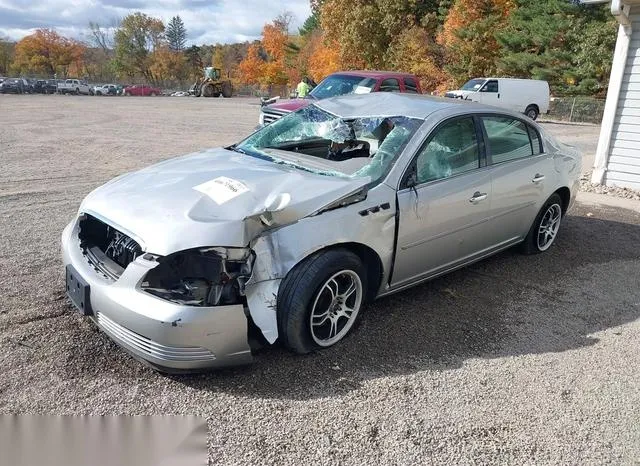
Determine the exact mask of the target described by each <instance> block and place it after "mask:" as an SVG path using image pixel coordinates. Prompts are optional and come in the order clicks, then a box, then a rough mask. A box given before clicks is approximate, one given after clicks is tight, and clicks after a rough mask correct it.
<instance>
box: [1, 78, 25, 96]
mask: <svg viewBox="0 0 640 466" xmlns="http://www.w3.org/2000/svg"><path fill="white" fill-rule="evenodd" d="M27 90H28V84H26V81H25V80H24V79H22V78H7V79H5V80H4V81H2V83H0V94H24V93H25V92H26V91H27Z"/></svg>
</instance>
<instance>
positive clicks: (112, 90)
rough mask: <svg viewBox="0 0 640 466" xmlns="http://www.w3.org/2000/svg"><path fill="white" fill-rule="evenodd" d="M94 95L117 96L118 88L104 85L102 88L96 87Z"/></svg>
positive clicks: (112, 85) (113, 85)
mask: <svg viewBox="0 0 640 466" xmlns="http://www.w3.org/2000/svg"><path fill="white" fill-rule="evenodd" d="M93 93H94V94H95V95H117V94H118V87H117V86H116V85H115V84H103V85H101V86H94V88H93Z"/></svg>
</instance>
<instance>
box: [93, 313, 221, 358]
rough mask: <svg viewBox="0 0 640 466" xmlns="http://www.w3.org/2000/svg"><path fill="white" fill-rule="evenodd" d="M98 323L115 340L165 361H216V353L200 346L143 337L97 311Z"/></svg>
mask: <svg viewBox="0 0 640 466" xmlns="http://www.w3.org/2000/svg"><path fill="white" fill-rule="evenodd" d="M96 320H97V321H98V325H99V326H100V327H102V329H103V330H104V331H105V332H106V333H107V334H108V335H109V336H111V337H112V338H114V339H115V340H117V341H119V342H122V344H123V345H124V346H126V347H131V348H132V349H134V350H137V351H139V352H140V353H142V354H144V355H146V356H149V357H152V358H155V359H160V360H163V361H178V362H180V361H184V362H189V361H214V360H215V359H216V357H215V355H214V354H213V353H212V352H211V351H209V350H208V349H206V348H202V347H199V346H165V345H161V344H160V343H156V342H155V341H153V340H150V339H149V338H146V337H143V336H142V335H139V334H137V333H135V332H132V331H131V330H129V329H128V328H125V327H123V326H122V325H120V324H118V323H116V322H114V321H113V320H111V319H109V318H108V317H107V316H105V315H104V314H103V313H101V312H98V313H96Z"/></svg>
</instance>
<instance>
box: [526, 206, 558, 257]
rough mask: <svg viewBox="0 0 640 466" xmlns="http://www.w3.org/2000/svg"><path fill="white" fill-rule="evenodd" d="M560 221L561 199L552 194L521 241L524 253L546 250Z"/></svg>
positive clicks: (550, 244) (556, 232) (555, 234)
mask: <svg viewBox="0 0 640 466" xmlns="http://www.w3.org/2000/svg"><path fill="white" fill-rule="evenodd" d="M561 221H562V199H561V198H560V196H558V195H557V194H553V195H552V196H551V197H550V198H549V199H548V200H547V202H545V204H544V205H543V206H542V209H540V212H538V215H537V216H536V219H535V220H534V222H533V225H532V226H531V229H530V230H529V233H528V234H527V237H526V238H525V240H524V243H522V252H523V253H524V254H539V253H541V252H545V251H547V250H548V249H549V248H550V247H551V246H552V245H553V243H554V242H555V240H556V237H557V236H558V231H559V230H560V223H561Z"/></svg>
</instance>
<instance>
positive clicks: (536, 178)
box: [531, 173, 544, 183]
mask: <svg viewBox="0 0 640 466" xmlns="http://www.w3.org/2000/svg"><path fill="white" fill-rule="evenodd" d="M542 180H544V175H541V174H540V173H536V176H534V177H533V179H532V180H531V181H533V182H534V183H540V182H541V181H542Z"/></svg>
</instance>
